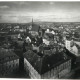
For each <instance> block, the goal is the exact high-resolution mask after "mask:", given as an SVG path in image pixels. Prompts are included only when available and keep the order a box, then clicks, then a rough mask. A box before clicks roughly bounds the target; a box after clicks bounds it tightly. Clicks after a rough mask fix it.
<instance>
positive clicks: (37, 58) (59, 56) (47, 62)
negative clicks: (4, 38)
mask: <svg viewBox="0 0 80 80" xmlns="http://www.w3.org/2000/svg"><path fill="white" fill-rule="evenodd" d="M47 52H48V54H51V55H47ZM44 54H45V55H44ZM24 57H25V58H26V59H27V60H28V61H29V63H30V64H31V65H32V66H33V67H34V69H36V70H37V71H38V73H39V74H44V73H45V72H47V71H49V70H50V69H52V68H54V67H56V66H57V65H59V64H61V63H64V62H65V61H67V60H69V59H70V58H69V57H68V56H67V55H66V53H65V52H56V53H55V54H54V52H49V51H46V52H45V51H44V52H43V53H41V52H39V53H36V52H34V51H32V50H28V51H27V52H25V53H24Z"/></svg>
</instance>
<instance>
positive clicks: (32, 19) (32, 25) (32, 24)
mask: <svg viewBox="0 0 80 80" xmlns="http://www.w3.org/2000/svg"><path fill="white" fill-rule="evenodd" d="M32 27H33V18H32Z"/></svg>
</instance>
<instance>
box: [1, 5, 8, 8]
mask: <svg viewBox="0 0 80 80" xmlns="http://www.w3.org/2000/svg"><path fill="white" fill-rule="evenodd" d="M6 8H9V6H7V5H3V6H0V9H6Z"/></svg>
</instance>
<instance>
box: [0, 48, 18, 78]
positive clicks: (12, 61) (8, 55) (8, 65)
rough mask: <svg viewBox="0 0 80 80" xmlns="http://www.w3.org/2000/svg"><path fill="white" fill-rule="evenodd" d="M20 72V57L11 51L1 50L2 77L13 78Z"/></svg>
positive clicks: (0, 70) (0, 66) (0, 74)
mask: <svg viewBox="0 0 80 80" xmlns="http://www.w3.org/2000/svg"><path fill="white" fill-rule="evenodd" d="M18 70H19V57H18V56H17V55H16V54H15V53H14V52H13V51H11V50H7V49H4V48H1V49H0V77H6V76H11V75H13V74H14V72H15V71H16V72H17V71H18Z"/></svg>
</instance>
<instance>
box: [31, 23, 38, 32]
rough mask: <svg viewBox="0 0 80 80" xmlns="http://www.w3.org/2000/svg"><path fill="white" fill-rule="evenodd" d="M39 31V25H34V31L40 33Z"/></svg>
mask: <svg viewBox="0 0 80 80" xmlns="http://www.w3.org/2000/svg"><path fill="white" fill-rule="evenodd" d="M38 29H39V25H37V24H33V25H32V29H31V30H32V31H37V32H38Z"/></svg>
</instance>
